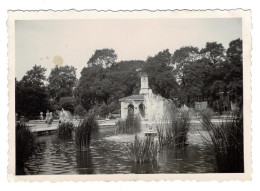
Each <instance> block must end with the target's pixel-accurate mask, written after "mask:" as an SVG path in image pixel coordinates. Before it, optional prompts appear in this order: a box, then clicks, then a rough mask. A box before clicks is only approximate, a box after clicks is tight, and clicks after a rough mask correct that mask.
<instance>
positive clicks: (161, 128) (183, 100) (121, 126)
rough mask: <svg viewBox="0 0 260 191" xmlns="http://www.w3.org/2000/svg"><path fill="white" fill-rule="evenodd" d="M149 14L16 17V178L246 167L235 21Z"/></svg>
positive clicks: (239, 21)
mask: <svg viewBox="0 0 260 191" xmlns="http://www.w3.org/2000/svg"><path fill="white" fill-rule="evenodd" d="M239 13H240V12H239ZM55 14H58V13H55ZM106 14H108V15H109V13H106ZM111 14H112V15H113V13H111ZM131 14H132V15H134V14H135V12H133V13H131ZM150 14H153V17H152V18H149V17H147V18H145V17H140V18H137V17H131V18H126V17H120V18H115V17H107V18H100V17H96V18H93V17H86V18H84V19H83V18H80V19H69V18H68V17H66V18H64V19H60V18H59V19H37V18H32V19H15V20H14V22H13V23H14V43H13V44H14V46H15V47H14V49H13V52H14V58H15V59H14V60H15V61H14V70H13V72H14V74H13V75H12V80H13V82H14V83H13V84H14V88H13V90H14V103H13V106H14V108H13V109H14V112H13V114H14V115H12V116H13V121H14V123H12V124H13V126H9V128H12V129H14V140H15V141H14V152H13V153H14V161H15V162H14V169H15V171H14V173H15V174H14V175H15V176H18V177H19V176H29V175H36V176H37V175H109V174H122V175H127V174H168V175H170V174H177V175H178V174H194V175H196V174H213V176H214V174H229V173H231V174H243V173H246V172H248V169H249V168H251V167H250V166H246V161H245V153H248V152H247V150H245V148H248V146H247V147H245V129H246V128H250V127H246V126H245V115H246V114H245V108H250V104H249V105H247V103H248V102H247V99H245V98H246V97H245V90H246V92H247V93H249V94H250V92H248V91H247V90H248V89H245V85H244V84H245V81H244V80H245V71H246V70H245V68H246V66H245V63H244V60H245V59H244V56H245V54H244V50H246V51H247V52H248V49H245V47H244V46H245V42H244V39H243V38H244V36H245V34H244V32H245V31H244V30H243V26H244V25H243V17H242V16H240V17H239V16H237V17H236V16H232V17H231V16H230V17H228V16H227V17H220V16H219V15H218V16H216V17H212V16H209V17H206V16H203V17H198V16H196V17H193V18H192V17H183V18H181V17H176V18H173V17H171V18H170V17H169V18H165V17H160V16H158V17H156V13H150ZM247 55H248V54H247ZM249 62H250V61H249ZM9 72H10V71H9ZM9 120H10V118H9ZM247 132H248V130H247ZM248 141H249V144H251V143H250V140H248ZM248 141H246V142H248ZM249 157H250V156H249ZM249 171H250V170H249Z"/></svg>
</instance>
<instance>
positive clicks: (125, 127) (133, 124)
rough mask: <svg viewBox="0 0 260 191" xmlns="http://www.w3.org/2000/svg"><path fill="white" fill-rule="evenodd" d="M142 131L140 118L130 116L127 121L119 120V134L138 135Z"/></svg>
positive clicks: (117, 130) (117, 129)
mask: <svg viewBox="0 0 260 191" xmlns="http://www.w3.org/2000/svg"><path fill="white" fill-rule="evenodd" d="M140 130H141V119H140V117H139V116H135V115H134V114H129V115H128V116H127V118H126V119H125V120H118V122H117V128H116V132H117V133H120V134H122V133H138V132H140Z"/></svg>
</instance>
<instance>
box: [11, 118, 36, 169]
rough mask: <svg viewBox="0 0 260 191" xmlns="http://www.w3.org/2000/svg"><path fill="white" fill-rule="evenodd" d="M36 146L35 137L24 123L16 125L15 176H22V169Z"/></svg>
mask: <svg viewBox="0 0 260 191" xmlns="http://www.w3.org/2000/svg"><path fill="white" fill-rule="evenodd" d="M37 147H38V145H37V143H36V136H35V135H34V134H33V133H32V132H31V131H30V129H29V127H28V126H27V125H25V124H24V123H17V125H16V131H15V151H16V174H23V172H22V171H23V167H24V166H25V162H26V161H27V160H28V158H29V157H30V156H31V155H33V154H34V152H35V150H36V149H37Z"/></svg>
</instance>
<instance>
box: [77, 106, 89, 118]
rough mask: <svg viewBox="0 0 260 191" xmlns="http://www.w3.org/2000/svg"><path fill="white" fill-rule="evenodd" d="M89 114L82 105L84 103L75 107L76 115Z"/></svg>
mask: <svg viewBox="0 0 260 191" xmlns="http://www.w3.org/2000/svg"><path fill="white" fill-rule="evenodd" d="M86 114H87V111H86V110H85V109H84V108H83V107H82V105H77V106H76V107H75V109H74V115H78V116H80V117H84V116H85V115H86Z"/></svg>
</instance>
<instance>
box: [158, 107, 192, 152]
mask: <svg viewBox="0 0 260 191" xmlns="http://www.w3.org/2000/svg"><path fill="white" fill-rule="evenodd" d="M189 121H190V118H189V112H188V111H180V112H179V113H172V118H171V119H170V120H169V119H165V120H163V121H161V122H160V123H158V124H157V125H156V129H157V135H158V140H159V145H160V146H174V147H183V146H185V145H186V142H187V134H188V131H189V129H190V124H189Z"/></svg>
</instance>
